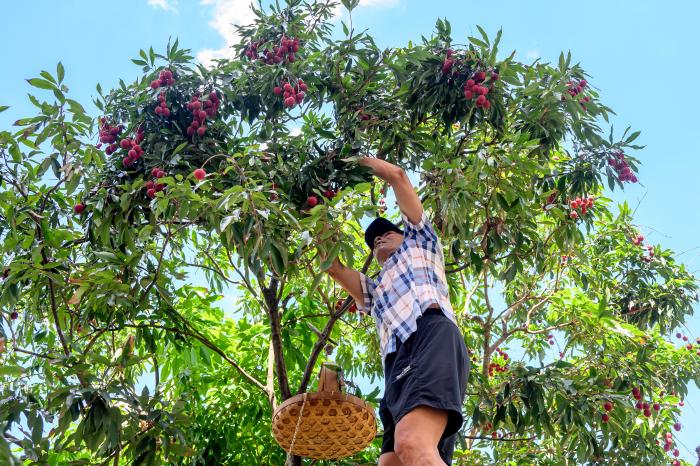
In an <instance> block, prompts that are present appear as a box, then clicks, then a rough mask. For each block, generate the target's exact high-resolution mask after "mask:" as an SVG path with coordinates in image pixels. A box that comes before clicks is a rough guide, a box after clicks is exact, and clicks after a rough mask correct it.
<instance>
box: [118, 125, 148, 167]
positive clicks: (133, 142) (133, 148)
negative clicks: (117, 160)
mask: <svg viewBox="0 0 700 466" xmlns="http://www.w3.org/2000/svg"><path fill="white" fill-rule="evenodd" d="M144 137H145V135H144V133H143V130H141V129H140V128H139V130H138V131H137V132H136V136H135V137H134V139H131V138H124V139H122V140H121V141H119V147H121V148H122V149H124V150H125V151H127V154H126V157H124V158H123V159H122V163H123V164H124V166H125V167H126V168H129V167H131V166H132V165H133V164H134V163H136V161H137V160H138V159H140V158H141V156H142V155H143V153H144V150H143V149H142V148H141V146H140V145H139V144H140V143H141V142H142V141H143V139H144Z"/></svg>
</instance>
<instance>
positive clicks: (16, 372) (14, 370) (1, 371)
mask: <svg viewBox="0 0 700 466" xmlns="http://www.w3.org/2000/svg"><path fill="white" fill-rule="evenodd" d="M22 374H24V369H23V368H21V367H19V366H8V365H2V366H0V375H11V376H14V377H19V376H20V375H22Z"/></svg>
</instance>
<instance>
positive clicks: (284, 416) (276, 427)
mask: <svg viewBox="0 0 700 466" xmlns="http://www.w3.org/2000/svg"><path fill="white" fill-rule="evenodd" d="M341 385H343V386H344V383H343V382H342V379H341V378H340V377H339V374H338V372H336V371H333V370H331V369H329V368H328V367H326V366H322V367H321V373H320V375H319V382H318V391H317V392H315V393H314V392H311V393H301V394H299V395H296V396H293V397H292V398H289V399H288V400H286V401H285V402H284V403H282V404H281V405H279V406H278V407H277V408H276V409H275V412H274V413H273V415H272V434H273V436H274V437H275V440H276V441H277V443H279V444H280V446H281V447H282V448H283V449H284V450H285V451H286V452H288V453H292V454H294V455H297V456H303V457H306V458H312V459H319V460H328V459H340V458H347V457H348V456H352V455H354V454H355V453H357V452H359V451H362V450H364V449H365V448H366V447H367V445H369V444H370V442H372V440H373V439H374V436H375V434H376V433H377V420H376V417H375V414H374V409H373V408H372V406H371V405H369V404H368V403H366V402H364V401H363V400H361V399H360V398H358V397H356V396H353V395H349V394H347V393H343V391H342V389H341Z"/></svg>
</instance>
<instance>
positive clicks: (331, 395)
mask: <svg viewBox="0 0 700 466" xmlns="http://www.w3.org/2000/svg"><path fill="white" fill-rule="evenodd" d="M304 395H306V400H307V401H309V400H337V401H341V402H347V403H351V404H354V405H356V406H360V407H362V408H367V410H368V411H369V412H371V413H372V416H374V418H375V419H376V417H377V416H376V414H375V413H374V407H373V406H372V405H371V404H369V403H368V402H366V401H365V400H363V399H362V398H360V397H358V396H355V395H351V394H349V393H343V392H307V393H299V394H297V395H294V396H293V397H291V398H288V399H286V400H285V401H283V402H282V403H281V404H279V405H277V407H276V408H275V411H274V412H273V413H272V418H273V419H274V418H275V417H277V415H278V414H279V413H280V411H282V410H283V409H285V408H286V407H288V406H289V405H293V404H295V403H303V401H304Z"/></svg>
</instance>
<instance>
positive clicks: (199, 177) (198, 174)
mask: <svg viewBox="0 0 700 466" xmlns="http://www.w3.org/2000/svg"><path fill="white" fill-rule="evenodd" d="M193 175H194V177H195V178H197V180H199V181H202V180H203V179H204V178H205V177H206V176H207V172H206V171H204V169H203V168H198V169H196V170H195V171H194V173H193Z"/></svg>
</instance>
